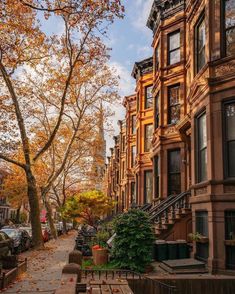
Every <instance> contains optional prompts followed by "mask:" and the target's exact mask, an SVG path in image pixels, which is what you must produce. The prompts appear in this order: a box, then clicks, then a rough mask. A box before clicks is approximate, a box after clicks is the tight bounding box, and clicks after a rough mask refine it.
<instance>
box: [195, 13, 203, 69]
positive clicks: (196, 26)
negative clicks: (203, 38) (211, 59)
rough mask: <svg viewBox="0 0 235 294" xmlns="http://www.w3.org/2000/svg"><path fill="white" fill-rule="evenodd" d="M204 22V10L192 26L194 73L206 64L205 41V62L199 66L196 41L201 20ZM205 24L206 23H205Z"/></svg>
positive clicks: (197, 40) (197, 41)
mask: <svg viewBox="0 0 235 294" xmlns="http://www.w3.org/2000/svg"><path fill="white" fill-rule="evenodd" d="M203 21H204V22H205V11H203V12H202V13H201V15H200V16H199V18H198V20H197V22H196V25H195V27H194V60H195V67H194V68H195V70H194V71H195V75H196V74H197V73H199V72H200V70H201V69H202V68H203V67H204V66H205V65H206V42H205V45H204V50H205V63H204V64H203V66H201V67H200V68H199V62H198V61H199V51H198V43H199V37H198V36H199V28H200V26H201V24H202V22H203ZM205 25H206V24H205ZM205 33H206V32H205Z"/></svg>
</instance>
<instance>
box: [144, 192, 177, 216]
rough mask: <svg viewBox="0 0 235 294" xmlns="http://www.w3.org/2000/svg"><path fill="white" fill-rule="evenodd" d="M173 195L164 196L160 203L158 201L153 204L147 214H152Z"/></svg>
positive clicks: (173, 196)
mask: <svg viewBox="0 0 235 294" xmlns="http://www.w3.org/2000/svg"><path fill="white" fill-rule="evenodd" d="M175 197H176V196H175V195H170V196H168V197H167V198H165V199H164V200H162V201H161V202H160V203H158V204H157V205H154V206H153V207H152V208H151V209H150V210H149V214H152V213H153V212H155V211H156V210H158V209H160V208H161V207H162V206H164V205H165V204H167V203H168V202H169V201H170V200H172V199H173V198H175Z"/></svg>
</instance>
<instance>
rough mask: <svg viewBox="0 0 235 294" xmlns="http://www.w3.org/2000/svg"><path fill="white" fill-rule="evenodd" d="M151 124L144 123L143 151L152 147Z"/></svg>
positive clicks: (147, 150)
mask: <svg viewBox="0 0 235 294" xmlns="http://www.w3.org/2000/svg"><path fill="white" fill-rule="evenodd" d="M152 136H153V125H145V140H144V141H145V142H144V146H145V148H144V151H145V152H149V151H150V149H151V147H152Z"/></svg>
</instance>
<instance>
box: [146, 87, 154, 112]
mask: <svg viewBox="0 0 235 294" xmlns="http://www.w3.org/2000/svg"><path fill="white" fill-rule="evenodd" d="M149 88H152V90H153V85H148V86H146V87H145V88H144V109H150V108H152V107H153V92H152V91H151V97H150V98H148V89H149ZM149 100H150V101H151V105H152V106H149V105H148V103H149Z"/></svg>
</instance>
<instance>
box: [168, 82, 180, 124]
mask: <svg viewBox="0 0 235 294" xmlns="http://www.w3.org/2000/svg"><path fill="white" fill-rule="evenodd" d="M179 89H180V87H179V86H173V87H169V88H168V107H169V110H168V123H169V124H174V123H176V122H177V121H178V120H179V119H180V102H179Z"/></svg>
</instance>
